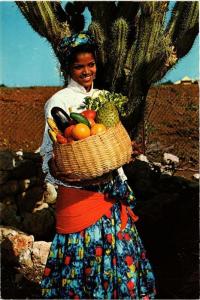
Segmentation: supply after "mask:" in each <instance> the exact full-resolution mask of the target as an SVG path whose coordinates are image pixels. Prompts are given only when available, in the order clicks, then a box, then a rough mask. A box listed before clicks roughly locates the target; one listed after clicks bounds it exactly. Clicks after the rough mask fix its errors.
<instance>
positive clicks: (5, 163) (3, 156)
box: [0, 151, 16, 171]
mask: <svg viewBox="0 0 200 300" xmlns="http://www.w3.org/2000/svg"><path fill="white" fill-rule="evenodd" d="M15 165H16V162H15V158H14V156H13V154H12V153H11V152H4V151H0V166H1V167H0V169H1V170H3V171H7V170H12V169H13V168H14V167H15Z"/></svg>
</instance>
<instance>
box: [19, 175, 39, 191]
mask: <svg viewBox="0 0 200 300" xmlns="http://www.w3.org/2000/svg"><path fill="white" fill-rule="evenodd" d="M35 185H41V180H40V179H39V178H37V177H30V178H27V179H23V180H20V181H19V187H20V192H24V191H25V190H27V189H28V188H31V187H32V186H35Z"/></svg>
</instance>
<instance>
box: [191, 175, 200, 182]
mask: <svg viewBox="0 0 200 300" xmlns="http://www.w3.org/2000/svg"><path fill="white" fill-rule="evenodd" d="M192 178H194V179H195V180H197V181H199V178H200V176H199V173H196V174H194V175H193V176H192Z"/></svg>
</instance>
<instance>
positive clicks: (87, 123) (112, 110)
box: [47, 102, 119, 144]
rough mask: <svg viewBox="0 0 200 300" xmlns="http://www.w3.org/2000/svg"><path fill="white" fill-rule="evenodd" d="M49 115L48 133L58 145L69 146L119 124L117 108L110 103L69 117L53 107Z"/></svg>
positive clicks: (61, 110)
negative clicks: (50, 116)
mask: <svg viewBox="0 0 200 300" xmlns="http://www.w3.org/2000/svg"><path fill="white" fill-rule="evenodd" d="M51 115H52V118H47V123H48V125H49V130H48V133H49V136H50V138H51V140H52V141H53V142H58V143H60V144H67V143H70V144H71V143H73V142H74V141H78V140H82V139H85V138H87V137H89V136H92V135H96V134H100V133H103V132H105V131H106V130H107V129H108V128H109V127H112V126H114V125H116V124H117V123H118V122H119V114H118V111H117V108H116V107H115V105H114V104H113V103H111V102H107V103H105V104H104V105H103V106H102V107H101V108H100V109H98V110H97V111H95V110H92V109H86V110H84V111H82V112H81V113H76V112H71V113H70V115H68V114H67V113H66V112H65V111H64V110H63V109H62V108H60V107H53V108H52V110H51Z"/></svg>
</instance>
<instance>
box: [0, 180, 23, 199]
mask: <svg viewBox="0 0 200 300" xmlns="http://www.w3.org/2000/svg"><path fill="white" fill-rule="evenodd" d="M19 190H20V187H19V183H18V181H17V180H9V181H8V182H6V183H5V184H2V185H1V189H0V198H4V197H5V196H7V195H13V194H17V193H18V192H19Z"/></svg>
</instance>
